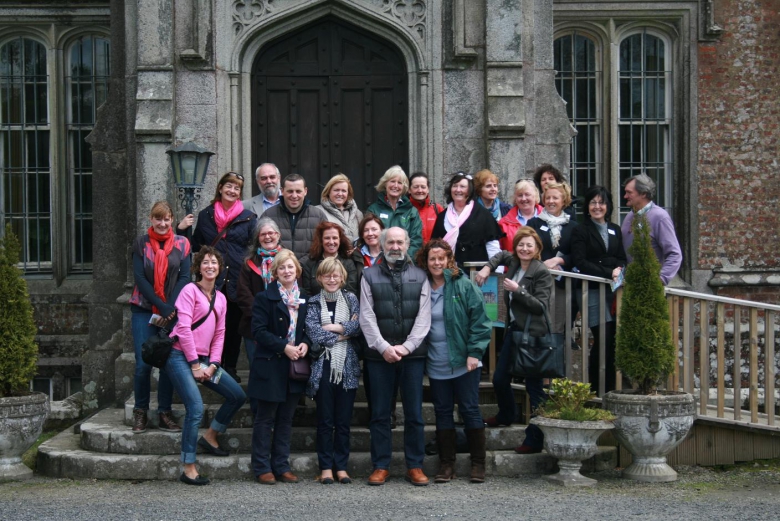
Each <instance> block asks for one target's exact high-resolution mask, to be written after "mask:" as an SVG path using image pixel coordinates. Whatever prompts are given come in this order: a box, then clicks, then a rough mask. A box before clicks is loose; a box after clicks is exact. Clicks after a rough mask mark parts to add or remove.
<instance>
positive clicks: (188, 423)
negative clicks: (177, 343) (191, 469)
mask: <svg viewBox="0 0 780 521" xmlns="http://www.w3.org/2000/svg"><path fill="white" fill-rule="evenodd" d="M202 361H206V362H207V359H206V358H203V359H202ZM207 363H208V362H207ZM165 372H166V373H168V376H169V377H170V378H171V381H172V382H173V387H174V388H175V389H176V392H177V393H179V396H181V400H182V402H184V411H185V414H184V425H183V426H182V431H181V461H182V463H185V464H189V463H195V450H196V448H197V443H198V427H200V424H201V421H202V420H203V398H202V397H201V395H200V390H199V389H198V382H197V381H196V380H195V378H193V377H192V369H191V368H190V364H189V363H188V362H187V360H186V358H185V357H184V353H182V352H181V351H179V350H178V349H173V350H171V356H170V358H168V362H167V363H166V364H165ZM200 383H201V384H202V385H203V386H204V387H207V388H209V389H211V390H212V391H215V392H217V393H219V394H220V395H222V396H224V397H225V403H223V404H222V406H221V407H220V408H219V410H218V411H217V415H216V416H215V417H214V420H213V421H212V422H211V428H212V429H214V430H215V431H217V432H225V431H226V430H227V426H228V425H229V424H230V421H231V420H232V419H233V416H235V415H236V413H237V412H238V410H239V409H241V406H242V405H244V403H245V402H246V394H245V393H244V390H243V389H241V386H240V385H238V384H237V383H236V381H235V380H233V378H231V376H230V375H229V374H227V372H224V371H223V372H222V378H221V379H220V380H219V383H218V384H214V383H211V382H200Z"/></svg>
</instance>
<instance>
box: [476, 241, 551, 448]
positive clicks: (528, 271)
mask: <svg viewBox="0 0 780 521" xmlns="http://www.w3.org/2000/svg"><path fill="white" fill-rule="evenodd" d="M512 246H513V252H512V253H509V252H508V251H502V252H500V253H498V254H496V255H495V256H493V258H491V259H490V260H489V261H488V263H487V265H485V267H484V268H482V269H481V270H480V271H479V273H477V276H476V282H477V284H479V285H482V284H484V282H485V280H486V279H487V277H488V276H489V275H490V273H491V272H493V271H495V269H496V268H498V267H499V266H506V267H507V268H506V272H505V273H504V302H505V304H506V308H507V309H508V310H509V312H508V316H507V323H506V329H505V330H504V345H503V346H502V347H501V353H500V354H499V357H498V361H497V362H496V370H495V372H494V373H493V389H494V391H495V393H496V400H497V401H498V414H496V415H495V416H493V417H491V418H488V419H486V420H485V424H486V425H487V426H488V427H498V426H499V425H511V424H512V422H513V421H514V420H515V417H516V413H515V398H514V394H513V392H512V386H511V384H512V375H511V374H510V372H509V371H510V366H511V363H512V355H513V354H514V351H515V348H514V347H515V346H514V345H513V343H512V342H513V336H514V335H512V332H513V331H523V330H524V329H525V327H526V319H527V318H528V317H529V316H530V322H529V325H528V331H529V333H530V335H531V336H532V337H542V336H545V335H547V334H549V333H550V331H549V327H548V326H549V323H548V321H547V320H546V317H545V315H546V314H547V309H548V308H549V305H550V293H551V292H552V287H553V281H552V276H550V271H549V270H548V269H547V268H546V267H545V265H544V263H543V262H542V261H541V251H542V240H541V239H540V238H539V235H537V234H536V232H535V231H534V230H533V228H531V227H529V226H523V227H522V228H520V229H519V230H518V231H517V233H516V234H515V237H514V239H513V240H512ZM525 388H526V391H527V392H528V396H529V397H530V399H531V409H532V410H535V409H537V408H538V407H539V406H540V405H542V404H543V403H544V401H545V394H544V389H543V387H542V379H541V378H526V379H525ZM543 441H544V435H543V434H542V431H541V430H540V429H539V428H538V427H537V426H535V425H529V426H528V427H526V429H525V440H524V441H523V444H522V445H521V446H519V447H517V448H516V449H515V452H517V453H519V454H533V453H536V452H541V451H542V444H543Z"/></svg>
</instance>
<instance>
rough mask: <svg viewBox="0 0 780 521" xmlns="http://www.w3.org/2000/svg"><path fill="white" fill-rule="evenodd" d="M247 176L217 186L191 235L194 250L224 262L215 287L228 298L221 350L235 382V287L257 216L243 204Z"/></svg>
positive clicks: (223, 180) (238, 310) (225, 179)
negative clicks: (208, 251)
mask: <svg viewBox="0 0 780 521" xmlns="http://www.w3.org/2000/svg"><path fill="white" fill-rule="evenodd" d="M243 188H244V176H242V175H241V174H238V173H236V172H228V173H226V174H225V175H223V176H222V178H221V179H220V180H219V183H217V191H216V194H215V195H214V199H212V201H211V204H210V205H209V206H207V207H206V208H204V209H203V210H202V211H201V212H200V213H199V214H198V225H197V226H196V227H195V231H194V232H193V234H192V250H193V251H195V252H197V251H198V250H200V247H201V246H203V245H206V246H212V247H214V248H215V249H216V250H217V251H218V252H219V253H221V254H222V258H223V259H224V261H225V270H224V271H223V272H222V273H221V274H220V276H219V278H218V279H217V283H216V287H217V289H219V290H220V291H221V292H222V293H223V294H224V295H225V296H226V297H227V315H226V316H225V347H224V349H223V351H222V367H223V369H224V370H225V371H226V372H227V373H228V374H229V375H230V376H232V377H233V379H234V380H235V381H236V382H239V383H240V382H241V379H240V378H239V377H238V375H237V374H236V364H237V363H238V354H239V351H240V350H241V333H240V332H239V323H240V322H241V317H242V312H241V306H239V304H238V295H237V293H236V288H237V286H238V275H239V273H240V272H241V266H242V265H243V264H244V259H245V258H246V249H247V247H248V246H249V244H251V242H252V240H253V239H254V237H253V232H254V229H255V221H256V217H255V214H253V213H252V212H251V211H249V210H245V209H244V206H243V205H242V204H241V191H242V190H243Z"/></svg>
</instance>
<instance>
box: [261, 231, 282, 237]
mask: <svg viewBox="0 0 780 521" xmlns="http://www.w3.org/2000/svg"><path fill="white" fill-rule="evenodd" d="M277 235H279V234H278V233H276V232H263V233H258V234H257V236H258V237H275V236H277Z"/></svg>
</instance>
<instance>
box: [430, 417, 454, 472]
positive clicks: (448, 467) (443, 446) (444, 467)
mask: <svg viewBox="0 0 780 521" xmlns="http://www.w3.org/2000/svg"><path fill="white" fill-rule="evenodd" d="M456 439H457V437H456V434H455V429H441V430H437V431H436V445H437V448H438V452H439V472H437V473H436V476H435V477H434V478H433V482H434V483H449V482H450V481H452V480H453V479H455V452H456Z"/></svg>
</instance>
